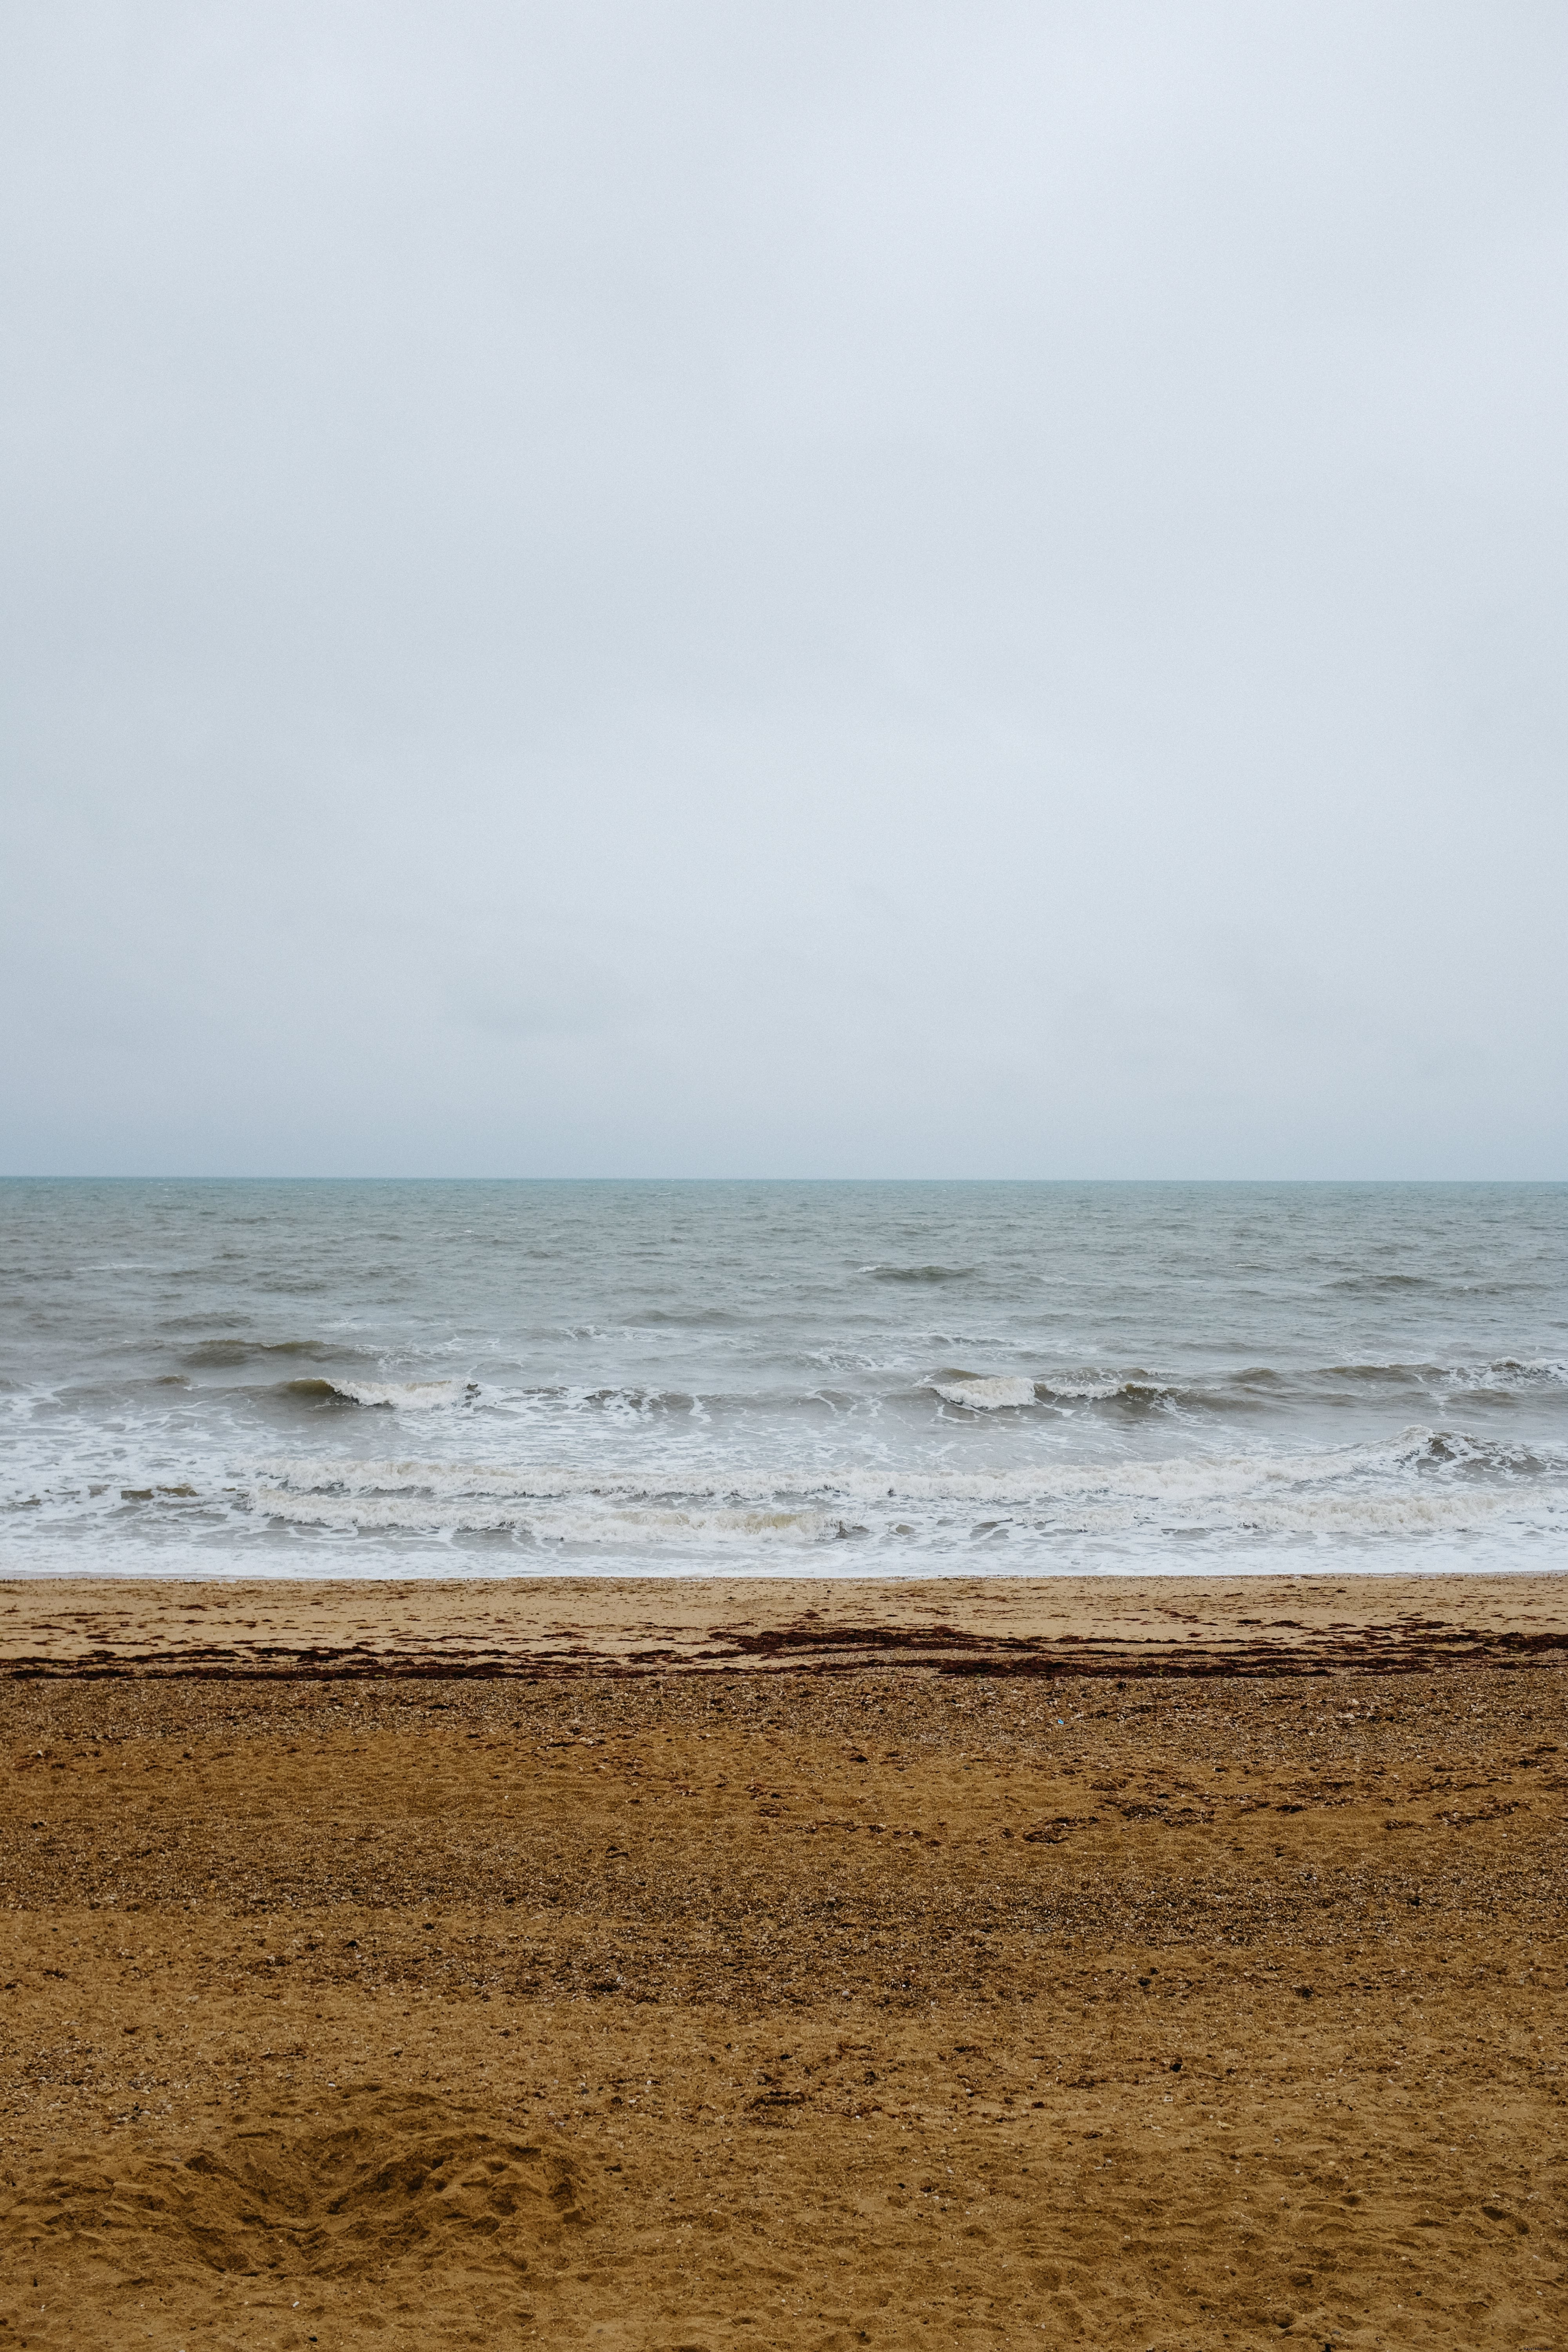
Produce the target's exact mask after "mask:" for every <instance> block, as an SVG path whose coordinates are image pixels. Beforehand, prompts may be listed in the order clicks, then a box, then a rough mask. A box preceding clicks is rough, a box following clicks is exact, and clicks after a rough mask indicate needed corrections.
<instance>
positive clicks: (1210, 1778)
mask: <svg viewBox="0 0 1568 2352" xmlns="http://www.w3.org/2000/svg"><path fill="white" fill-rule="evenodd" d="M1565 1658H1568V1597H1565V1596H1564V1592H1563V1585H1562V1583H1561V1580H1559V1579H1556V1578H1553V1577H1551V1576H1537V1577H1528V1576H1511V1577H1477V1578H1457V1577H1436V1578H1430V1579H1426V1580H1419V1579H1406V1578H1389V1577H1353V1576H1347V1577H1332V1578H1331V1577H1324V1578H1321V1579H1313V1578H1301V1577H1279V1576H1270V1577H1252V1578H1242V1577H1236V1578H1230V1579H1222V1578H1207V1579H1176V1578H1126V1579H1082V1580H1078V1579H1061V1580H1049V1579H1032V1578H1031V1579H990V1580H982V1579H972V1580H963V1579H953V1580H945V1581H940V1582H936V1581H925V1582H921V1583H908V1584H892V1583H885V1582H884V1583H879V1584H871V1583H861V1584H857V1583H850V1582H846V1581H841V1580H795V1581H794V1582H791V1583H787V1584H786V1583H784V1582H782V1581H780V1582H773V1581H769V1582H768V1583H766V1584H763V1583H760V1582H758V1581H755V1580H733V1581H732V1582H730V1583H724V1582H722V1581H720V1580H713V1581H704V1580H688V1581H679V1580H657V1581H654V1580H618V1581H611V1580H598V1581H595V1580H565V1579H563V1580H526V1581H524V1580H517V1581H501V1580H488V1581H484V1582H469V1583H454V1584H449V1585H447V1586H440V1585H435V1584H431V1583H422V1584H420V1585H418V1586H411V1585H401V1586H395V1585H381V1586H369V1585H364V1584H347V1583H326V1582H322V1583H319V1584H316V1585H309V1584H303V1583H293V1584H289V1585H287V1586H283V1585H279V1584H275V1583H274V1584H265V1583H262V1582H259V1581H257V1582H250V1583H223V1584H217V1583H195V1582H188V1583H177V1582H173V1581H164V1582H161V1583H146V1584H142V1583H131V1582H128V1581H125V1580H120V1581H114V1580H96V1581H90V1582H89V1581H86V1580H83V1581H81V1582H79V1583H73V1582H71V1581H69V1580H66V1581H57V1580H38V1581H24V1582H18V1581H13V1582H11V1583H9V1584H5V1585H0V1677H3V1681H0V1706H3V1707H4V1712H5V1762H6V1765H7V1767H8V1774H7V1781H8V1790H9V1799H10V1801H9V1802H8V1804H7V1807H6V1808H5V1818H4V1825H3V1828H0V1838H3V1847H0V1871H3V1885H4V1888H5V1905H4V1909H3V1910H0V1935H3V1937H4V1940H5V1950H4V1954H3V1956H0V1981H3V1982H4V1986H5V1990H4V1992H3V1994H0V2003H3V2006H0V2032H3V2033H4V2036H5V2042H4V2049H5V2067H4V2092H3V2108H0V2129H3V2140H0V2244H3V2246H4V2249H5V2261H4V2263H3V2264H0V2273H3V2279H4V2284H0V2319H3V2320H4V2323H5V2330H4V2340H5V2341H6V2342H9V2343H13V2344H18V2345H21V2344H26V2345H36V2346H39V2347H43V2346H55V2345H59V2346H64V2345H68V2344H69V2345H79V2344H82V2343H86V2342H91V2343H94V2344H102V2345H105V2346H113V2347H119V2346H121V2345H125V2346H132V2345H134V2346H141V2345H142V2344H145V2343H149V2342H151V2343H156V2344H159V2345H165V2344H166V2345H171V2346H180V2347H184V2346H186V2345H188V2344H194V2343H196V2342H199V2343H202V2344H204V2345H206V2344H210V2345H214V2346H223V2347H227V2346H239V2345H247V2346H261V2345H267V2346H269V2347H270V2346H279V2347H282V2346H294V2345H300V2346H305V2345H309V2344H311V2343H317V2344H320V2345H321V2346H323V2347H324V2346H329V2345H342V2346H351V2345H361V2344H363V2345H367V2346H368V2345H373V2344H374V2345H381V2346H386V2347H401V2346H405V2345H406V2346H409V2347H412V2346H414V2345H416V2344H426V2343H430V2342H440V2343H462V2342H474V2343H487V2344H491V2343H512V2342H516V2343H519V2344H528V2343H534V2342H538V2343H540V2344H565V2345H576V2344H582V2345H584V2346H589V2345H603V2346H605V2347H617V2352H618V2347H626V2352H633V2347H636V2352H644V2347H647V2352H654V2347H658V2352H675V2347H697V2346H700V2347H704V2352H713V2347H718V2346H720V2345H731V2344H752V2345H755V2346H777V2347H790V2352H795V2347H803V2352H804V2347H814V2348H815V2347H821V2352H826V2347H839V2346H845V2347H847V2346H852V2345H858V2344H860V2343H872V2344H883V2345H889V2346H891V2345H899V2346H903V2345H908V2344H911V2343H921V2342H924V2343H930V2344H933V2345H934V2344H938V2343H941V2344H943V2345H948V2344H958V2345H963V2346H971V2345H973V2346H976V2347H979V2346H984V2347H1005V2346H1011V2345H1019V2346H1022V2345H1031V2346H1032V2345H1039V2344H1053V2343H1064V2344H1065V2343H1073V2342H1086V2343H1096V2344H1099V2343H1105V2344H1125V2345H1128V2346H1133V2345H1136V2346H1140V2347H1147V2346H1158V2347H1185V2346H1209V2345H1220V2344H1225V2343H1231V2344H1236V2345H1241V2344H1253V2343H1258V2342H1262V2341H1265V2340H1275V2339H1277V2338H1278V2339H1280V2340H1289V2341H1298V2342H1301V2343H1312V2344H1317V2343H1324V2344H1331V2345H1333V2346H1335V2347H1338V2346H1340V2345H1342V2344H1343V2345H1367V2346H1373V2345H1382V2344H1389V2345H1393V2344H1399V2343H1410V2344H1413V2345H1414V2344H1422V2345H1449V2344H1451V2345H1455V2346H1460V2345H1473V2344H1476V2343H1479V2342H1482V2341H1484V2342H1486V2343H1487V2344H1488V2345H1497V2346H1506V2347H1515V2352H1524V2347H1547V2346H1549V2345H1554V2344H1555V2343H1557V2342H1560V2341H1561V2340H1562V2327H1563V2284H1562V2264H1563V2222H1564V2213H1563V2188H1564V2179H1563V2123H1562V2105H1561V2101H1562V2074H1561V2050H1560V2037H1559V2035H1558V2032H1557V2027H1558V2025H1559V2023H1560V2020H1561V2016H1562V2003H1563V1985H1564V1961H1565V1959H1568V1938H1565V1937H1564V1934H1563V1893H1564V1868H1563V1836H1562V1828H1563V1789H1564V1785H1565V1782H1564V1772H1563V1757H1564V1754H1565V1753H1568V1738H1565V1737H1564V1712H1565V1710H1564V1692H1565V1690H1568V1684H1565V1682H1564V1678H1563V1672H1562V1668H1563V1662H1564V1659H1565Z"/></svg>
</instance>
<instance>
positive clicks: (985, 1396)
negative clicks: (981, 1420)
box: [926, 1372, 1035, 1412]
mask: <svg viewBox="0 0 1568 2352" xmlns="http://www.w3.org/2000/svg"><path fill="white" fill-rule="evenodd" d="M926 1386H927V1387H928V1388H930V1389H931V1390H934V1391H935V1393H936V1394H937V1395H938V1396H939V1397H941V1398H942V1399H943V1401H944V1402H946V1403H948V1404H964V1405H968V1406H969V1408H970V1410H971V1411H972V1412H999V1411H1001V1410H1002V1409H1003V1408H1004V1407H1006V1406H1016V1405H1025V1404H1033V1403H1034V1402H1035V1383H1034V1381H1026V1380H1022V1379H1020V1378H1018V1377H1017V1376H1016V1374H1011V1373H1005V1372H998V1373H984V1372H943V1373H942V1374H941V1375H940V1376H939V1377H938V1378H937V1379H936V1380H933V1381H927V1382H926Z"/></svg>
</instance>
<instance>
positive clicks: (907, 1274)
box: [860, 1265, 974, 1282]
mask: <svg viewBox="0 0 1568 2352" xmlns="http://www.w3.org/2000/svg"><path fill="white" fill-rule="evenodd" d="M860 1271H861V1273H862V1274H868V1275H869V1276H870V1277H871V1279H872V1281H873V1282H963V1280H964V1278H965V1277H966V1276H969V1275H972V1274H973V1272H974V1268H973V1266H972V1265H863V1266H862V1267H861V1268H860Z"/></svg>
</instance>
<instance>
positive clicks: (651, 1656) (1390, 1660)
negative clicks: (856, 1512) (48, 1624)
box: [0, 1626, 1568, 1682]
mask: <svg viewBox="0 0 1568 2352" xmlns="http://www.w3.org/2000/svg"><path fill="white" fill-rule="evenodd" d="M710 1640H712V1641H713V1642H715V1643H723V1644H724V1647H723V1649H722V1650H721V1651H720V1652H717V1653H715V1652H714V1651H712V1650H710V1651H709V1652H707V1653H706V1654H697V1653H692V1652H685V1651H680V1650H677V1649H672V1648H669V1647H661V1648H658V1649H647V1650H635V1651H632V1652H630V1653H629V1654H627V1653H619V1654H616V1653H614V1652H595V1651H592V1650H587V1651H579V1652H578V1653H576V1654H574V1655H572V1656H569V1657H568V1656H562V1655H560V1654H556V1653H552V1652H550V1651H539V1652H531V1651H526V1650H524V1651H517V1652H512V1653H503V1652H499V1651H486V1652H483V1653H479V1654H475V1653H469V1654H466V1655H464V1656H460V1657H452V1656H449V1655H447V1656H441V1655H436V1654H430V1653H427V1652H403V1653H386V1652H381V1651H375V1650H370V1649H367V1648H365V1647H363V1645H359V1646H355V1647H353V1648H350V1649H342V1650H338V1649H327V1648H319V1647H311V1648H308V1649H296V1648H294V1647H292V1646H291V1645H289V1644H286V1643H274V1644H268V1645H258V1646H257V1647H256V1648H255V1649H253V1650H247V1654H245V1655H244V1656H243V1657H241V1656H237V1655H236V1654H234V1653H233V1652H229V1651H222V1650H184V1649H178V1650H162V1651H157V1650H154V1651H145V1652H142V1653H139V1654H136V1655H133V1656H117V1655H116V1654H114V1653H113V1652H111V1651H106V1650H103V1649H101V1648H100V1649H97V1650H95V1651H93V1652H91V1653H89V1654H88V1655H87V1656H85V1657H82V1658H80V1659H74V1660H73V1659H60V1658H51V1657H47V1656H21V1657H16V1658H13V1659H10V1660H8V1661H5V1662H4V1663H0V1679H3V1680H10V1681H40V1680H41V1681H65V1682H94V1681H126V1680H137V1679H143V1680H163V1679H183V1680H188V1681H192V1682H273V1681H289V1680H294V1681H314V1682H326V1681H331V1682H366V1681H399V1682H409V1681H416V1682H495V1681H514V1680H522V1681H556V1680H564V1679H573V1678H578V1677H581V1676H584V1675H599V1676H603V1677H605V1678H606V1679H642V1678H644V1677H646V1676H647V1675H660V1674H666V1675H668V1674H699V1675H714V1674H719V1675H737V1674H755V1673H759V1672H760V1673H764V1674H787V1673H797V1674H798V1673H805V1674H810V1675H852V1674H860V1673H866V1672H872V1671H877V1670H882V1671H886V1670H887V1669H888V1668H889V1667H891V1666H901V1667H903V1668H904V1669H905V1670H906V1671H909V1672H913V1673H919V1674H931V1675H969V1676H977V1675H978V1676H985V1677H988V1678H995V1679H1009V1680H1011V1679H1016V1678H1020V1677H1030V1678H1035V1679H1038V1680H1042V1681H1047V1682H1054V1681H1057V1680H1068V1681H1071V1680H1079V1681H1091V1680H1093V1681H1119V1682H1131V1681H1138V1682H1151V1681H1159V1682H1163V1681H1204V1680H1214V1679H1215V1678H1220V1677H1224V1676H1226V1675H1233V1676H1244V1677H1248V1678H1258V1677H1268V1678H1273V1679H1278V1678H1285V1677H1296V1676H1302V1675H1327V1674H1346V1673H1350V1674H1372V1675H1394V1674H1430V1673H1435V1672H1437V1671H1440V1670H1441V1669H1444V1668H1451V1667H1458V1666H1478V1665H1479V1666H1490V1667H1494V1668H1504V1669H1506V1668H1510V1667H1520V1666H1530V1665H1536V1664H1540V1665H1552V1664H1557V1663H1559V1662H1561V1661H1562V1660H1563V1659H1564V1658H1568V1629H1564V1630H1563V1631H1560V1632H1553V1633H1467V1632H1464V1631H1462V1630H1460V1629H1458V1628H1456V1629H1453V1630H1452V1631H1444V1630H1442V1629H1437V1630H1435V1631H1433V1632H1424V1633H1421V1634H1419V1635H1415V1634H1411V1633H1404V1632H1401V1631H1399V1630H1397V1629H1385V1628H1382V1627H1376V1626H1372V1627H1368V1628H1366V1629H1364V1630H1363V1631H1362V1632H1359V1633H1355V1634H1354V1635H1350V1636H1346V1635H1341V1636H1338V1637H1331V1638H1330V1639H1328V1640H1324V1641H1313V1642H1302V1643H1295V1644H1291V1645H1289V1646H1287V1645H1285V1644H1279V1645H1275V1644H1272V1643H1267V1642H1250V1643H1241V1644H1237V1645H1236V1646H1235V1647H1220V1646H1213V1647H1210V1646H1205V1647H1197V1646H1193V1647H1188V1646H1186V1645H1185V1644H1184V1645H1182V1646H1180V1647H1177V1646H1174V1645H1172V1646H1169V1647H1166V1646H1163V1645H1160V1646H1156V1645H1154V1644H1146V1645H1145V1644H1139V1645H1138V1646H1136V1647H1129V1648H1122V1647H1121V1646H1119V1645H1117V1644H1115V1643H1096V1642H1089V1641H1087V1640H1083V1639H1081V1637H1080V1638H1079V1640H1075V1641H1073V1642H1071V1643H1059V1644H1057V1645H1054V1646H1053V1645H1051V1644H1048V1643H1037V1642H1031V1641H1029V1640H1027V1639H1026V1638H1024V1637H1020V1636H1016V1635H1015V1636H1005V1637H1002V1638H991V1637H988V1636H986V1635H984V1634H978V1633H961V1632H957V1631H955V1630H953V1629H952V1628H949V1627H934V1628H931V1629H929V1630H926V1631H923V1632H917V1631H910V1630H908V1629H904V1628H900V1627H891V1626H888V1627H882V1626H865V1627H855V1628H839V1629H837V1630H835V1631H829V1630H828V1629H826V1628H822V1629H816V1628H811V1629H805V1628H803V1629H800V1631H799V1632H796V1631H795V1630H793V1629H786V1630H784V1631H782V1632H779V1631H769V1632H767V1633H735V1632H729V1631H723V1630H719V1631H715V1632H714V1633H712V1634H711V1635H710Z"/></svg>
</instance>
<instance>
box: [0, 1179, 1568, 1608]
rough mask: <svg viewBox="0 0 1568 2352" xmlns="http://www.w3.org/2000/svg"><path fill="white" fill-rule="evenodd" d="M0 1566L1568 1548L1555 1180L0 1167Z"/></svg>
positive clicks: (900, 1563) (995, 1562)
mask: <svg viewBox="0 0 1568 2352" xmlns="http://www.w3.org/2000/svg"><path fill="white" fill-rule="evenodd" d="M0 1302H3V1304H0V1574H4V1575H7V1576H12V1577H16V1576H58V1575H67V1574H68V1575H112V1576H132V1577H135V1576H142V1577H146V1576H192V1577H198V1576H199V1577H215V1576H216V1577H226V1576H234V1577H247V1576H280V1577H452V1576H463V1577H475V1576H530V1575H561V1574H571V1575H575V1576H584V1575H605V1576H689V1575H693V1574H697V1575H723V1576H733V1575H742V1576H779V1575H794V1576H799V1575H811V1576H846V1577H864V1576H870V1577H911V1578H916V1577H933V1576H947V1575H955V1574H956V1575H996V1576H1004V1575H1039V1574H1048V1573H1055V1572H1062V1571H1070V1572H1074V1573H1080V1574H1082V1573H1089V1574H1106V1575H1124V1574H1129V1573H1147V1572H1149V1571H1175V1572H1181V1573H1184V1574H1224V1575H1227V1576H1234V1575H1237V1574H1243V1573H1247V1572H1248V1571H1253V1570H1268V1571H1271V1572H1277V1571H1279V1570H1290V1571H1302V1570H1308V1571H1314V1570H1323V1571H1331V1572H1342V1571H1345V1570H1357V1571H1393V1570H1399V1571H1409V1570H1455V1571H1464V1570H1505V1569H1509V1570H1525V1569H1531V1570H1542V1569H1561V1568H1563V1567H1565V1566H1568V1186H1563V1185H1560V1184H1501V1183H1495V1184H1458V1183H1454V1184H1397V1183H1389V1184H1253V1183H1163V1184H1157V1183H1147V1184H1137V1183H840V1182H820V1183H811V1182H798V1183H797V1182H656V1181H647V1182H531V1181H519V1182H510V1181H508V1182H479V1181H476V1182H443V1181H431V1182H402V1181H383V1182H358V1181H321V1182H317V1181H293V1182H285V1181H212V1182H207V1181H203V1182H187V1181H31V1180H23V1179H15V1180H10V1181H5V1182H4V1183H0Z"/></svg>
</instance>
